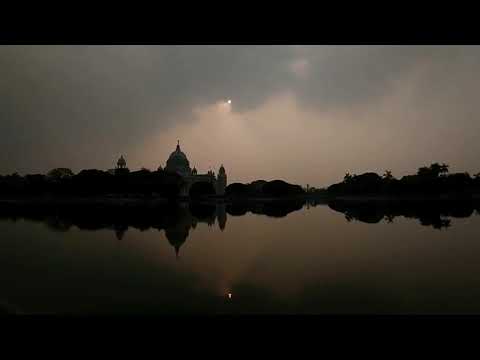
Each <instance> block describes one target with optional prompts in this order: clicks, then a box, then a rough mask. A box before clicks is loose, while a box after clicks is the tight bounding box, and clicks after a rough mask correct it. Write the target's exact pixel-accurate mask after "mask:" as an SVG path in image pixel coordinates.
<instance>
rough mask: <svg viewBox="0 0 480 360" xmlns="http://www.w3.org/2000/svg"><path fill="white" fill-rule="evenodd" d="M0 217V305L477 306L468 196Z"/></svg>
mask: <svg viewBox="0 0 480 360" xmlns="http://www.w3.org/2000/svg"><path fill="white" fill-rule="evenodd" d="M312 205H316V206H312ZM449 209H453V210H451V211H450V210H449ZM157 215H158V216H157ZM0 219H1V220H0V231H1V234H2V236H1V251H0V268H1V271H0V283H1V289H0V290H1V291H0V308H1V309H2V312H3V313H23V314H189V313H201V314H239V313H240V314H242V313H249V314H251V313H254V314H257V313H266V314H279V313H280V314H352V313H353V314H358V313H362V314H462V313H479V312H480V237H479V235H480V216H478V207H475V206H470V205H468V206H466V207H463V206H462V207H460V208H459V207H458V206H447V207H445V206H444V205H442V206H440V205H439V206H429V207H428V208H424V209H422V208H421V206H420V207H419V206H416V205H411V206H404V205H402V206H400V207H398V206H397V207H395V206H394V207H393V208H392V207H388V209H387V208H385V207H378V206H371V205H365V204H364V205H362V206H357V205H351V204H350V205H349V204H347V205H345V204H340V205H339V204H321V203H318V204H311V205H307V204H300V205H298V204H294V205H292V206H289V205H288V206H287V205H282V206H280V207H275V206H274V207H271V206H270V207H268V206H265V205H262V204H260V205H259V204H253V205H241V206H236V207H235V206H233V207H232V206H230V205H228V206H226V205H213V206H212V205H191V204H190V205H189V204H182V205H178V206H175V207H174V208H169V209H166V210H163V211H157V210H155V209H151V210H148V214H146V212H138V211H135V212H132V213H128V212H122V211H118V212H117V213H115V214H112V213H111V212H108V211H104V212H102V211H100V212H89V211H76V212H74V213H72V214H70V213H68V212H66V211H62V212H50V213H48V214H44V215H43V214H37V213H36V214H19V213H17V212H13V213H12V214H8V213H7V214H5V213H2V215H1V216H0Z"/></svg>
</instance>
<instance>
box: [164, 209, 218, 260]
mask: <svg viewBox="0 0 480 360" xmlns="http://www.w3.org/2000/svg"><path fill="white" fill-rule="evenodd" d="M215 219H216V220H217V222H218V227H219V228H220V230H222V231H223V230H224V229H225V227H226V223H227V212H226V211H225V205H224V204H216V205H207V206H206V207H201V208H195V207H193V208H192V207H188V206H183V205H180V206H179V208H178V209H177V211H176V212H175V214H174V215H173V216H172V218H171V219H170V221H168V224H167V225H166V226H165V236H166V238H167V240H168V242H169V243H170V245H172V246H173V247H174V249H175V255H176V257H177V258H178V257H179V253H180V247H181V246H182V245H183V244H184V243H185V242H186V241H187V238H188V236H189V235H190V229H192V230H193V229H195V228H196V227H197V224H198V223H204V224H207V225H208V226H213V225H214V224H215Z"/></svg>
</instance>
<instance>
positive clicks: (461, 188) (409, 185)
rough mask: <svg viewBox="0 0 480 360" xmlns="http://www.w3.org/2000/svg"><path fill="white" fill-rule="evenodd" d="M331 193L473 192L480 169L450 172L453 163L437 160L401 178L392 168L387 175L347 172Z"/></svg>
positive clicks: (476, 190)
mask: <svg viewBox="0 0 480 360" xmlns="http://www.w3.org/2000/svg"><path fill="white" fill-rule="evenodd" d="M327 191H328V194H329V195H339V194H348V195H370V194H371V195H376V194H382V195H399V196H400V195H427V196H428V195H444V194H445V195H459V196H462V195H467V196H468V195H471V194H474V193H480V173H479V174H475V175H474V176H471V175H470V174H469V173H468V172H458V173H449V165H447V164H443V163H442V164H440V163H433V164H431V165H430V166H423V167H420V168H419V169H418V170H417V173H416V174H412V175H406V176H402V177H401V178H399V179H397V178H396V177H395V176H393V174H392V172H391V171H390V170H386V171H385V173H384V174H383V175H378V174H377V173H374V172H366V173H364V174H361V175H355V174H353V175H352V174H350V173H347V174H345V177H344V179H343V181H342V182H340V183H337V184H333V185H330V186H329V187H328V188H327Z"/></svg>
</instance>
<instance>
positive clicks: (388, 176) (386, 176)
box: [383, 170, 393, 180]
mask: <svg viewBox="0 0 480 360" xmlns="http://www.w3.org/2000/svg"><path fill="white" fill-rule="evenodd" d="M383 178H384V179H385V180H392V179H393V175H392V172H391V171H390V170H385V174H383Z"/></svg>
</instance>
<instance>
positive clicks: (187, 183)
mask: <svg viewBox="0 0 480 360" xmlns="http://www.w3.org/2000/svg"><path fill="white" fill-rule="evenodd" d="M165 171H168V172H173V173H177V174H178V175H180V176H182V178H183V180H184V186H183V188H182V193H181V195H183V196H189V195H190V190H192V188H193V187H195V186H198V187H200V186H202V185H204V184H203V183H209V184H211V185H212V188H213V191H214V193H215V194H216V195H224V194H225V188H226V187H227V174H226V171H225V168H224V167H223V165H222V166H221V167H220V169H219V171H218V175H217V176H215V173H214V172H213V171H211V170H209V171H208V172H207V173H206V174H199V173H198V171H197V169H196V168H195V167H193V170H192V168H191V167H190V162H189V161H188V158H187V155H185V153H184V152H183V151H182V149H181V148H180V141H178V142H177V147H176V149H175V151H173V152H172V153H171V154H170V156H169V157H168V160H167V164H166V166H165Z"/></svg>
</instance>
